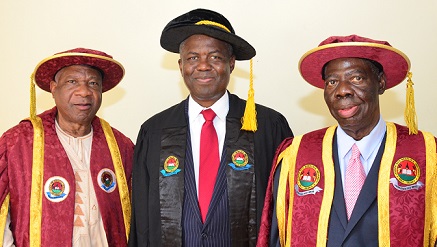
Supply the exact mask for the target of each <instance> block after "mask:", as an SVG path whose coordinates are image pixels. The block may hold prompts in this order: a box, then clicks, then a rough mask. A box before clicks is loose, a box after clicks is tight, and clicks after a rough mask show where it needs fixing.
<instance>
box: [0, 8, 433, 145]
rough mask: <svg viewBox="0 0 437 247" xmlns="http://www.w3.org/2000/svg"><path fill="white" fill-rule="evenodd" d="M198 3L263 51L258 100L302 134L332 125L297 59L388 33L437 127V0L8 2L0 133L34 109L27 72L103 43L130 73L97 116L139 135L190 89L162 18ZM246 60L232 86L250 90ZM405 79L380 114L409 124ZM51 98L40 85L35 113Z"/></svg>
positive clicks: (423, 115)
mask: <svg viewBox="0 0 437 247" xmlns="http://www.w3.org/2000/svg"><path fill="white" fill-rule="evenodd" d="M195 8H208V9H212V10H215V11H217V12H220V13H221V14H223V15H224V16H225V17H227V18H228V19H229V20H230V22H231V23H232V25H233V27H234V29H235V31H236V33H237V34H238V35H239V36H241V37H243V38H244V39H246V40H247V41H248V42H250V43H251V44H252V45H253V46H254V47H255V48H256V50H257V55H256V57H255V58H254V59H253V64H254V66H253V69H254V84H255V85H254V87H255V101H256V102H257V103H260V104H263V105H266V106H269V107H271V108H274V109H276V110H277V111H279V112H281V113H282V114H284V116H285V117H286V118H287V120H288V121H289V124H290V126H291V128H292V129H293V131H294V133H295V134H296V135H298V134H303V133H306V132H308V131H311V130H315V129H319V128H322V127H324V126H327V125H332V124H335V121H334V120H333V118H332V117H331V116H330V114H329V112H328V109H327V107H326V105H325V102H324V100H323V92H322V90H320V89H317V88H315V87H313V86H311V85H309V84H307V83H306V82H305V81H304V80H303V79H302V78H301V77H300V75H299V72H298V69H297V65H298V61H299V59H300V57H301V56H302V55H303V54H304V53H305V52H306V51H308V50H310V49H312V48H315V47H316V46H317V45H318V44H319V43H320V42H321V41H322V40H324V39H325V38H327V37H329V36H332V35H350V34H358V35H361V36H365V37H369V38H373V39H378V40H386V41H388V42H389V43H390V44H391V45H392V46H394V47H395V48H397V49H399V50H401V51H403V52H404V53H405V54H406V55H407V56H408V57H409V58H410V60H411V65H412V66H411V71H412V72H413V81H414V82H415V86H414V89H415V93H416V94H415V98H416V110H417V113H418V118H419V129H422V130H426V131H429V132H431V133H433V134H434V135H436V134H437V114H436V110H435V108H436V107H437V104H436V101H435V98H436V92H437V83H436V80H437V78H436V77H437V76H436V73H437V62H436V59H437V14H436V12H437V1H436V0H420V1H411V0H367V1H353V0H336V1H332V0H331V1H328V0H303V1H292V0H288V1H285V0H284V1H279V0H270V1H266V0H263V1H261V0H221V1H207V0H203V1H193V0H191V1H190V0H186V1H176V0H171V1H165V0H162V1H147V0H136V1H134V0H120V1H115V0H86V1H85V0H75V1H71V0H70V1H67V0H39V1H38V0H1V1H0V33H1V34H0V44H1V45H0V58H1V60H0V86H1V87H0V89H1V91H0V92H1V97H0V105H1V107H0V133H3V132H4V131H6V130H7V129H9V128H10V127H12V126H14V125H16V124H17V123H18V122H19V121H20V120H21V119H24V118H26V117H28V116H29V84H30V75H31V73H32V72H33V70H34V68H35V66H36V65H37V64H38V63H39V62H40V61H41V60H42V59H44V58H46V57H48V56H51V55H53V54H54V53H57V52H61V51H65V50H69V49H72V48H76V47H85V48H92V49H97V50H102V51H104V52H106V53H108V54H110V55H112V56H114V58H115V59H116V60H118V61H119V62H121V63H122V64H123V65H124V67H125V70H126V74H125V77H124V79H123V81H122V82H121V83H120V84H119V86H118V87H116V88H115V89H113V90H111V91H109V92H107V93H104V94H103V104H102V107H101V108H100V111H99V112H98V116H100V117H102V118H104V119H106V120H107V121H108V122H109V123H110V124H111V125H112V126H114V127H115V128H117V129H119V130H120V131H122V132H124V133H125V134H126V135H127V136H128V137H130V138H131V139H132V140H133V141H134V142H135V140H136V136H137V133H138V130H139V128H140V125H141V124H142V123H143V122H144V121H145V120H146V119H148V118H149V117H151V116H153V115H154V114H156V113H157V112H160V111H162V110H164V109H166V108H168V107H170V106H172V105H174V104H176V103H179V102H180V101H181V100H183V99H185V98H186V97H187V95H188V91H187V90H186V88H185V86H184V83H183V81H182V78H181V76H180V72H179V68H178V65H177V60H178V58H179V56H178V55H177V54H173V53H169V52H167V51H165V50H164V49H162V48H161V47H160V44H159V38H160V35H161V31H162V29H163V28H164V26H165V25H166V24H167V23H168V22H169V21H170V20H171V19H173V18H175V17H176V16H179V15H180V14H183V13H185V12H188V11H190V10H192V9H195ZM248 82H249V62H247V61H243V62H242V61H238V62H237V64H236V69H235V70H234V72H233V74H232V76H231V82H230V85H229V90H230V91H231V92H233V93H236V94H238V95H239V96H240V97H241V98H244V99H246V98H247V89H248ZM405 85H406V81H404V82H403V83H402V84H400V85H399V86H397V87H395V88H393V89H391V90H389V91H386V92H385V93H384V94H383V95H382V96H381V109H382V115H383V117H384V119H385V120H387V121H394V122H398V123H400V124H403V125H404V119H403V111H404V106H405ZM53 105H54V103H53V99H52V97H51V94H49V93H46V92H44V91H42V90H40V89H39V88H38V89H37V112H38V113H41V112H42V111H44V110H45V109H49V108H51V107H52V106H53Z"/></svg>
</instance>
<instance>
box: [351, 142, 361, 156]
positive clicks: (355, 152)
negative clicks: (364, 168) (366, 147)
mask: <svg viewBox="0 0 437 247" xmlns="http://www.w3.org/2000/svg"><path fill="white" fill-rule="evenodd" d="M360 155H361V153H360V150H359V149H358V146H357V144H354V145H353V146H352V156H351V159H359V158H360Z"/></svg>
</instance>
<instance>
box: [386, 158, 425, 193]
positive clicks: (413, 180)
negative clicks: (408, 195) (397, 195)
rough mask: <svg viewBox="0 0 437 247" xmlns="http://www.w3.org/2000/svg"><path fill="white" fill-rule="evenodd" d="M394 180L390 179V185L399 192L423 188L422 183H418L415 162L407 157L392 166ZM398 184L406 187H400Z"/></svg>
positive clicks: (417, 170)
mask: <svg viewBox="0 0 437 247" xmlns="http://www.w3.org/2000/svg"><path fill="white" fill-rule="evenodd" d="M393 174H394V175H395V177H394V178H390V183H391V184H393V186H394V187H395V188H396V189H397V190H400V191H407V190H413V189H416V190H418V189H420V188H422V187H423V185H424V184H423V183H422V182H421V181H419V178H420V168H419V165H418V164H417V162H416V161H415V160H414V159H412V158H409V157H403V158H400V159H399V160H398V161H396V163H395V164H394V165H393ZM398 182H401V183H402V184H405V185H407V186H402V185H400V184H399V183H398Z"/></svg>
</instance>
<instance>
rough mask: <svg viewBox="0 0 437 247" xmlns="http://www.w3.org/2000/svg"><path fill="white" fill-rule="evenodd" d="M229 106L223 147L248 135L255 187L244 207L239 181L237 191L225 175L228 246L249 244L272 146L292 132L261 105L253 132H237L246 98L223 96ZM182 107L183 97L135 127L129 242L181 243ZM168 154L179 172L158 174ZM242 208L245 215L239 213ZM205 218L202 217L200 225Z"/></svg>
mask: <svg viewBox="0 0 437 247" xmlns="http://www.w3.org/2000/svg"><path fill="white" fill-rule="evenodd" d="M229 104H230V107H229V112H228V115H227V117H226V128H227V129H226V137H225V144H224V146H225V147H227V146H232V145H233V143H235V142H238V141H240V140H241V139H242V137H248V139H251V138H252V139H253V145H254V151H253V154H248V155H249V158H250V159H254V161H250V162H252V163H254V169H253V170H254V171H253V173H254V174H255V189H254V191H253V193H255V195H256V198H255V199H254V201H253V202H254V205H256V208H253V206H252V207H251V206H250V204H251V202H250V200H248V201H247V203H246V202H242V200H238V198H239V194H240V193H241V188H243V187H244V185H243V186H237V188H238V189H235V186H230V182H229V181H234V182H235V177H234V178H231V177H229V176H230V175H229V174H230V173H229V172H227V173H226V175H225V176H227V180H226V181H228V182H227V188H226V191H227V193H228V199H229V200H228V203H229V222H230V233H229V234H230V236H231V245H232V246H237V245H238V246H254V245H255V243H256V235H257V232H258V229H259V225H260V219H261V213H262V208H263V203H264V200H263V199H264V197H265V190H266V187H267V182H268V177H269V173H270V170H271V165H272V160H273V156H274V153H275V150H276V147H277V146H278V145H279V144H280V143H281V141H282V140H283V139H284V138H286V137H289V136H292V132H291V129H290V127H289V125H288V123H287V121H286V119H285V118H284V116H282V115H281V114H280V113H278V112H276V111H274V110H272V109H269V108H267V107H264V106H261V105H257V106H256V110H257V123H258V130H257V131H256V132H255V133H254V134H253V133H252V132H247V131H242V130H240V128H241V118H242V116H243V114H244V110H245V104H246V101H244V100H242V99H240V98H238V97H237V96H236V95H233V94H229ZM187 105H188V99H186V100H184V101H182V102H181V103H179V104H177V105H175V106H173V107H170V108H169V109H167V110H164V111H163V112H160V113H158V114H157V115H155V116H153V117H152V118H150V119H149V120H147V121H146V122H145V123H144V124H143V125H142V126H141V130H140V132H139V135H138V139H137V143H136V147H135V154H134V168H133V181H132V223H131V231H130V236H129V246H182V245H183V243H182V242H183V240H182V239H183V236H182V232H183V229H182V225H183V223H182V222H181V221H182V218H183V217H182V214H183V213H184V212H183V210H182V209H183V206H184V205H183V203H184V193H185V189H184V188H185V187H186V186H185V184H184V179H183V175H181V174H183V173H184V171H185V166H188V165H191V164H190V162H188V161H186V159H185V158H186V157H189V156H190V155H186V153H188V154H190V152H191V150H189V149H190V148H189V147H191V145H190V143H189V138H188V137H189V126H188V117H187V112H188V111H187V109H188V108H187ZM236 126H238V128H236ZM187 143H188V145H187ZM187 146H188V147H187ZM226 150H227V148H224V152H226ZM170 156H175V157H177V158H178V161H179V164H178V169H180V171H179V174H174V175H171V176H167V177H165V176H163V175H162V170H163V163H165V158H166V157H170ZM230 156H231V154H226V153H224V154H223V156H222V158H223V157H230ZM187 159H188V158H187ZM191 163H192V162H191ZM222 163H223V162H222ZM221 165H223V164H221ZM226 169H228V170H229V169H230V168H226ZM223 170H225V169H223ZM231 173H232V172H231ZM181 177H182V178H181ZM169 178H170V179H169ZM185 179H186V178H185ZM242 181H244V180H242ZM231 184H232V183H231ZM214 193H215V192H214ZM212 200H214V198H213V199H212ZM245 211H247V214H244V213H243V214H242V213H241V212H245ZM251 214H253V218H254V219H253V220H248V217H250V216H248V215H251ZM207 222H208V219H207V221H206V222H205V223H207ZM255 222H256V227H255V224H254V223H255ZM246 229H247V230H246ZM242 231H246V232H242ZM241 236H246V237H244V239H245V240H244V241H240V240H241ZM239 239H240V240H239Z"/></svg>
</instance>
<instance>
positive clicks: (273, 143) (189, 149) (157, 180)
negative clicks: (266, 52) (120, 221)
mask: <svg viewBox="0 0 437 247" xmlns="http://www.w3.org/2000/svg"><path fill="white" fill-rule="evenodd" d="M161 46H162V47H163V48H164V49H166V50H168V51H170V52H175V53H180V59H179V67H180V71H181V74H182V77H183V78H184V82H185V84H186V86H187V88H188V89H189V91H190V95H189V96H188V98H187V99H186V100H184V101H182V102H181V103H179V104H177V105H175V106H173V107H170V108H169V109H167V110H164V111H163V112H161V113H158V114H156V115H155V116H153V117H151V118H150V119H149V120H147V121H146V122H145V123H144V124H143V125H142V126H141V130H140V132H139V135H138V139H137V143H136V148H135V155H134V168H133V169H134V171H133V181H132V186H133V188H132V224H131V233H130V237H129V245H130V246H239V247H240V246H255V244H256V238H257V233H258V229H259V223H260V216H261V211H262V206H263V200H264V196H265V190H266V186H267V181H268V176H269V172H270V170H271V164H272V160H273V156H274V153H275V150H276V148H277V146H278V145H279V143H280V142H281V141H282V140H283V139H284V138H286V137H290V136H292V132H291V129H290V127H289V126H288V123H287V121H286V119H285V118H284V116H283V115H281V114H280V113H278V112H276V111H274V110H272V109H270V108H267V107H264V106H261V105H255V104H254V101H253V89H252V88H251V89H250V91H249V99H248V101H247V104H246V101H244V100H242V99H240V98H238V97H237V96H236V95H233V94H231V93H229V92H228V91H227V86H228V84H229V80H230V74H231V73H232V71H233V69H234V65H235V60H248V59H251V58H252V57H253V56H255V53H256V52H255V49H254V48H253V47H252V46H251V45H250V44H249V43H248V42H246V41H245V40H244V39H242V38H240V37H239V36H237V35H235V32H234V30H233V28H232V26H231V24H230V23H229V21H228V20H227V19H226V18H225V17H224V16H222V15H221V14H219V13H216V12H213V11H210V10H205V9H196V10H192V11H190V12H188V13H186V14H183V15H181V16H179V17H177V18H175V19H173V20H172V21H170V22H169V23H168V24H167V26H166V27H165V28H164V30H163V32H162V36H161ZM251 85H252V82H251ZM206 109H211V110H213V111H214V113H215V115H216V117H215V118H214V120H213V125H214V128H215V130H216V134H217V137H216V138H217V141H216V142H217V143H218V150H217V166H216V168H213V167H214V165H213V162H212V161H211V160H213V159H212V158H211V159H210V158H208V162H201V161H200V159H201V158H200V157H201V156H202V155H203V154H202V148H203V147H204V146H205V145H204V144H201V141H200V139H201V138H200V136H201V135H202V134H201V132H202V130H201V129H202V126H203V124H204V122H205V119H204V117H203V115H202V111H203V110H206ZM255 111H256V112H255ZM243 116H244V117H243ZM242 123H243V124H242ZM211 153H214V152H211ZM210 161H211V162H210ZM205 166H206V168H205ZM204 171H207V172H210V173H211V171H213V172H212V173H213V177H212V178H209V179H208V180H209V182H210V184H211V183H212V188H211V193H212V196H211V198H210V200H208V202H207V205H206V208H205V207H203V208H202V206H201V205H204V203H203V200H204V199H202V203H199V201H201V199H200V198H203V192H202V190H206V189H205V188H206V187H207V186H205V185H204V182H203V181H204V180H205V179H203V180H202V176H205V175H204ZM200 195H202V196H200ZM208 205H209V207H208Z"/></svg>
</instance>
